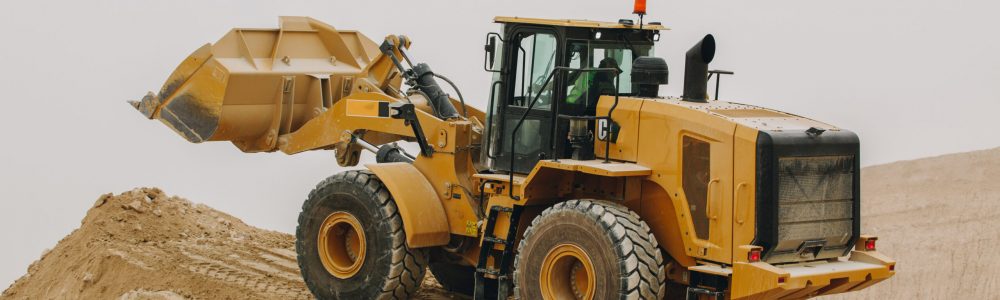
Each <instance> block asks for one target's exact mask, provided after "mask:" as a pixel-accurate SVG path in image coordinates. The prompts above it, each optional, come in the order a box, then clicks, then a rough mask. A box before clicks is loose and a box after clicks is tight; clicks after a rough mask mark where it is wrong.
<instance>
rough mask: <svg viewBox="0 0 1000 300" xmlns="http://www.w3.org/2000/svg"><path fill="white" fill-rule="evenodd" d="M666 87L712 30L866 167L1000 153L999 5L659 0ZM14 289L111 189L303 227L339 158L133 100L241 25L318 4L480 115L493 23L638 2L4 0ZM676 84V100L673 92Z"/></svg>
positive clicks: (1, 178)
mask: <svg viewBox="0 0 1000 300" xmlns="http://www.w3.org/2000/svg"><path fill="white" fill-rule="evenodd" d="M649 1H650V2H649V4H648V7H649V16H647V18H646V20H647V21H662V22H663V23H664V24H665V25H667V26H668V27H671V28H672V29H673V30H671V31H668V32H664V33H663V38H662V39H661V42H660V44H659V45H658V47H657V49H656V53H657V56H661V57H664V58H665V59H666V60H667V62H668V63H669V64H670V67H671V70H672V71H673V73H672V74H671V77H672V78H671V80H670V81H671V83H674V84H672V85H669V86H667V87H665V88H664V89H661V93H664V94H672V95H678V94H680V90H681V85H680V83H681V82H682V77H681V76H682V70H683V59H682V56H683V52H684V51H685V50H686V49H687V48H689V47H690V46H691V45H692V44H693V43H695V42H696V41H697V40H698V39H699V38H700V37H701V36H702V35H704V34H706V33H713V34H715V37H716V39H717V41H718V47H719V49H718V52H717V55H716V60H715V63H713V65H712V67H713V68H719V69H726V70H732V71H735V72H736V75H735V76H733V77H726V78H725V80H723V87H722V89H723V92H722V96H723V98H725V99H726V100H731V101H738V102H745V103H751V104H756V105H762V106H766V107H771V108H775V109H779V110H783V111H788V112H792V113H796V114H800V115H804V116H809V117H812V118H816V119H819V120H823V121H825V122H828V123H831V124H835V125H838V126H840V127H843V128H848V129H851V130H854V131H855V132H857V133H858V134H859V135H860V137H861V141H862V162H863V164H864V165H872V164H880V163H886V162H891V161H896V160H904V159H914V158H920V157H926V156H932V155H938V154H944V153H951V152H961V151H968V150H975V149H984V148H992V147H997V146H1000V134H998V133H997V132H996V131H995V130H996V128H997V117H996V114H997V110H998V109H1000V101H998V100H1000V55H997V54H998V53H1000V39H998V32H997V31H998V29H1000V18H996V16H995V14H996V12H997V11H1000V10H998V8H1000V5H998V4H996V2H995V1H986V0H979V1H962V0H951V1H931V0H907V1H903V0H882V1H871V0H843V1H801V0H784V1H761V0H758V1H657V0H649ZM0 6H2V7H0V59H2V60H3V63H2V64H0V99H2V100H0V104H2V105H3V107H0V128H3V130H4V136H6V138H5V139H4V141H3V142H2V145H3V146H2V147H0V191H2V197H3V198H2V200H0V226H2V227H0V228H3V229H0V241H3V245H4V246H3V247H0V253H2V254H3V255H0V289H2V288H5V287H6V286H7V285H8V284H9V283H10V282H12V281H13V280H14V279H16V278H17V277H19V276H21V275H22V274H23V273H24V272H25V270H26V268H27V266H28V264H30V263H31V262H32V261H33V260H35V259H37V258H38V257H39V255H40V253H41V252H42V251H43V250H44V249H46V248H49V247H52V246H53V245H54V244H55V243H56V242H58V240H59V239H61V238H62V237H63V236H65V235H66V234H68V233H69V232H70V231H72V230H73V229H74V228H76V227H77V226H79V221H80V220H81V219H82V217H83V216H84V214H85V213H86V211H87V209H88V208H89V207H90V206H91V205H92V204H93V202H94V200H95V199H96V198H97V197H98V196H99V195H100V194H102V193H106V192H121V191H125V190H128V189H131V188H133V187H138V186H157V187H161V188H163V189H164V190H165V191H166V192H167V193H169V194H174V195H181V196H184V197H186V198H188V199H191V200H193V201H196V202H202V203H206V204H208V205H210V206H213V207H215V208H217V209H220V210H222V211H225V212H228V213H230V214H233V215H235V216H237V217H240V218H242V219H243V220H245V221H246V222H247V223H250V224H252V225H255V226H258V227H264V228H269V229H275V230H279V231H284V232H292V231H293V230H294V228H295V227H294V226H295V220H296V217H297V214H298V212H299V208H300V206H301V203H302V201H303V200H304V198H305V196H306V194H307V193H308V191H309V190H310V189H311V188H312V187H313V186H314V185H315V183H316V182H318V181H320V180H322V179H323V178H325V177H326V176H328V175H332V174H334V173H336V172H338V171H340V169H339V168H338V167H337V165H336V161H335V159H334V157H333V154H332V153H331V152H311V153H303V154H298V155H294V156H288V155H284V154H280V153H279V154H273V153H272V154H243V153H241V152H239V151H238V150H237V149H236V148H235V147H233V146H232V145H231V144H229V143H227V142H218V143H207V144H200V145H195V144H189V143H188V142H186V141H185V140H184V139H182V138H181V137H179V136H177V135H176V134H174V133H173V132H172V131H170V130H169V129H167V127H165V126H163V125H162V124H161V123H159V122H155V121H148V120H145V119H144V118H143V117H142V116H141V115H140V114H138V113H137V112H136V111H135V110H134V109H132V108H131V107H130V106H128V105H127V104H125V100H129V99H137V98H139V97H141V96H142V95H143V94H145V93H146V92H147V91H150V90H159V88H160V86H161V85H162V84H163V81H164V80H165V79H166V77H167V76H168V75H169V74H170V72H171V71H172V70H173V69H174V67H176V65H177V64H178V63H180V62H181V60H182V59H184V58H185V57H186V56H187V55H188V54H189V53H191V52H192V51H193V50H195V49H196V48H198V47H199V46H201V45H202V44H204V43H207V42H214V41H215V40H216V39H218V38H220V37H222V35H223V34H225V33H226V32H227V31H228V30H229V29H230V28H231V27H275V26H277V19H278V18H277V17H278V16H279V15H305V16H312V17H314V18H316V19H319V20H322V21H325V22H327V23H330V24H331V25H333V26H335V27H337V28H340V29H357V30H360V31H362V32H363V33H365V34H366V35H368V36H369V37H370V38H372V39H373V40H376V41H379V40H381V38H382V37H384V36H385V35H386V34H390V33H391V34H405V35H407V36H409V37H411V38H412V39H413V46H412V47H411V51H410V54H411V55H412V56H411V57H412V58H414V59H415V60H417V61H422V62H426V63H428V64H430V65H431V66H433V68H434V70H435V71H437V72H439V73H442V74H445V75H447V76H449V77H450V78H452V79H453V80H454V81H456V83H457V84H458V85H459V86H460V87H461V88H462V90H463V92H464V95H465V96H466V98H468V100H469V102H471V103H472V104H473V105H476V106H478V107H484V106H485V102H486V98H487V88H488V84H489V78H490V75H489V74H487V73H486V72H484V71H482V51H483V50H482V49H483V48H482V43H483V41H484V35H485V34H486V33H487V32H489V31H497V30H499V26H498V25H496V24H494V23H492V18H493V16H495V15H509V16H524V17H544V18H584V19H593V20H607V21H614V20H618V19H619V18H629V17H631V16H630V15H629V14H630V13H631V2H630V1H627V0H624V1H607V0H605V1H580V0H559V1H546V2H543V1H502V2H501V1H492V2H480V1H333V0H326V1H308V2H307V1H246V0H241V1H205V0H201V1H176V0H172V1H156V2H151V1H135V0H122V1H4V3H3V4H0ZM663 90H665V92H663Z"/></svg>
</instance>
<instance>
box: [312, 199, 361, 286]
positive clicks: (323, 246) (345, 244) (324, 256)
mask: <svg viewBox="0 0 1000 300" xmlns="http://www.w3.org/2000/svg"><path fill="white" fill-rule="evenodd" d="M316 247H317V248H318V249H317V250H319V258H320V261H321V262H322V263H323V267H324V268H325V269H326V271H327V272H329V273H330V275H333V276H334V277H337V278H341V279H346V278H350V277H352V276H354V275H355V274H357V273H358V270H360V269H361V265H362V263H363V262H364V260H365V250H366V249H365V232H364V229H363V228H362V227H361V222H358V219H357V218H355V217H354V215H351V214H350V213H348V212H342V211H340V212H334V213H332V214H330V215H329V216H327V217H326V219H325V220H323V224H322V225H321V226H320V229H319V236H318V237H317V239H316Z"/></svg>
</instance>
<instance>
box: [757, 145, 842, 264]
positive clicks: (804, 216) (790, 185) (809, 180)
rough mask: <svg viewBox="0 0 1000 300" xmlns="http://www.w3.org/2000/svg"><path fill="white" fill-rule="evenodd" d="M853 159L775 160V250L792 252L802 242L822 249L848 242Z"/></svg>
mask: <svg viewBox="0 0 1000 300" xmlns="http://www.w3.org/2000/svg"><path fill="white" fill-rule="evenodd" d="M853 192H854V157H853V156H821V157H784V158H779V159H778V241H779V242H778V246H777V249H776V250H794V248H795V247H798V246H799V245H800V244H801V243H802V242H803V241H806V240H826V246H828V247H831V246H833V247H836V246H843V245H845V244H847V243H848V242H849V241H850V237H851V233H852V226H853V218H854V217H855V216H854V215H853V212H854V211H853V206H854V201H855V199H853Z"/></svg>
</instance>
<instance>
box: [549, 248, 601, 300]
mask: <svg viewBox="0 0 1000 300" xmlns="http://www.w3.org/2000/svg"><path fill="white" fill-rule="evenodd" d="M539 284H541V290H542V296H543V297H544V298H545V299H593V298H594V285H595V279H594V265H593V263H592V262H591V260H590V256H588V255H587V253H586V252H584V251H583V249H581V248H580V247H578V246H576V245H573V244H561V245H559V246H556V247H555V248H553V249H552V250H551V251H549V253H548V254H546V255H545V260H543V261H542V272H541V281H540V282H539Z"/></svg>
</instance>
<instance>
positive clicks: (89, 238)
mask: <svg viewBox="0 0 1000 300" xmlns="http://www.w3.org/2000/svg"><path fill="white" fill-rule="evenodd" d="M425 285H426V286H428V287H429V288H431V289H425V290H424V291H421V292H422V295H424V296H426V297H425V298H428V297H430V298H433V296H435V295H441V293H440V292H439V291H436V290H434V289H433V287H434V286H436V282H434V281H433V279H428V280H427V282H425ZM0 298H9V299H123V300H124V299H129V300H131V299H164V300H173V299H310V298H312V296H311V294H310V293H309V291H308V290H307V289H306V287H305V284H303V283H302V279H301V277H300V275H299V271H298V265H297V264H296V262H295V251H294V237H293V236H291V235H288V234H284V233H279V232H274V231H268V230H262V229H258V228H254V227H251V226H249V225H247V224H244V223H243V222H242V221H240V220H239V219H237V218H234V217H232V216H230V215H227V214H225V213H222V212H219V211H216V210H214V209H212V208H210V207H208V206H205V205H202V204H193V203H191V202H189V201H187V200H184V199H181V198H178V197H172V196H167V195H165V194H164V193H163V192H162V191H160V190H159V189H156V188H139V189H135V190H131V191H128V192H125V193H122V194H119V195H112V194H106V195H103V196H101V197H100V198H99V199H97V202H96V203H94V206H93V208H91V209H90V211H89V212H88V213H87V216H86V217H85V218H84V219H83V221H82V222H81V225H80V228H79V229H77V230H75V231H73V233H71V234H70V235H68V236H66V237H65V238H63V240H62V241H60V242H59V244H57V245H56V246H55V247H54V248H53V249H52V250H51V251H47V252H46V253H45V254H43V255H42V257H41V259H39V260H38V261H36V262H35V263H33V264H32V265H31V266H30V267H29V268H28V273H27V274H26V275H24V276H23V277H21V278H20V279H18V280H17V281H16V282H14V284H13V285H11V286H10V288H8V289H7V290H6V291H4V292H3V295H2V296H0ZM438 298H440V297H438Z"/></svg>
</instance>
